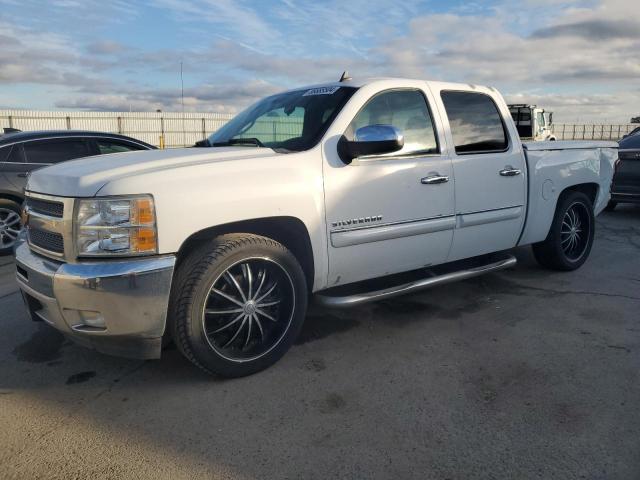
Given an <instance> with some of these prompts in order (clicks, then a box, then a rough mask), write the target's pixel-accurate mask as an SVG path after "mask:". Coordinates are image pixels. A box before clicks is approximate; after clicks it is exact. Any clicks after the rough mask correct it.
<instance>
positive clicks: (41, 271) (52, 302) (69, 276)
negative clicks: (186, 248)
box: [16, 243, 176, 358]
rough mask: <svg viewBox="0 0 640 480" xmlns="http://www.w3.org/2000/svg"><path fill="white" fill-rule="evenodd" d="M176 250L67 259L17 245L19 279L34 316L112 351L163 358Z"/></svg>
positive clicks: (86, 343) (101, 349)
mask: <svg viewBox="0 0 640 480" xmlns="http://www.w3.org/2000/svg"><path fill="white" fill-rule="evenodd" d="M175 261H176V258H175V257H174V256H172V255H169V256H161V257H153V258H143V259H126V260H115V259H112V260H104V261H101V262H97V261H93V262H83V263H75V264H74V263H62V262H57V261H54V260H50V259H47V258H45V257H41V256H40V255H37V254H34V253H33V252H31V250H30V249H29V246H28V245H27V244H26V243H22V244H21V245H19V246H18V247H17V249H16V279H17V281H18V285H19V287H20V289H21V291H22V296H23V298H24V300H25V303H26V305H27V308H28V309H29V312H30V314H31V317H32V318H33V319H34V320H38V321H39V320H42V321H45V322H47V323H48V324H50V325H51V326H53V327H54V328H56V329H58V330H60V331H61V332H63V333H65V334H66V335H68V336H69V337H70V338H72V339H73V340H75V341H76V342H78V343H80V344H82V345H85V346H88V347H91V348H95V349H96V350H98V351H100V352H103V353H108V354H111V355H117V356H124V357H130V358H159V357H160V350H161V346H162V335H163V334H164V331H165V325H166V319H167V310H168V305H169V293H170V291H171V279H172V276H173V269H174V266H175Z"/></svg>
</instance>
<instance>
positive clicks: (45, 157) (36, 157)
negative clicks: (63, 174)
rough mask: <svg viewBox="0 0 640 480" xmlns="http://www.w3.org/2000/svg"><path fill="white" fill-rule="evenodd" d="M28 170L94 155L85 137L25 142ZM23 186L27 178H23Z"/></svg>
mask: <svg viewBox="0 0 640 480" xmlns="http://www.w3.org/2000/svg"><path fill="white" fill-rule="evenodd" d="M23 148H24V155H25V160H26V164H25V165H26V170H27V172H32V171H33V170H36V169H38V168H42V167H46V166H48V165H53V164H56V163H60V162H64V161H67V160H73V159H74V158H81V157H86V156H89V155H92V154H93V152H92V151H91V150H90V149H89V145H88V143H87V141H86V140H85V139H84V138H80V137H77V138H54V139H43V140H31V141H28V142H24V144H23ZM21 180H22V186H23V187H24V185H25V184H26V178H22V179H21Z"/></svg>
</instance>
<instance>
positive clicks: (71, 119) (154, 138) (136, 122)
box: [0, 110, 233, 148]
mask: <svg viewBox="0 0 640 480" xmlns="http://www.w3.org/2000/svg"><path fill="white" fill-rule="evenodd" d="M232 116H233V115H231V114H227V113H185V114H184V116H183V114H182V113H180V112H60V111H58V112H55V111H50V112H45V111H37V110H0V130H1V129H2V128H5V127H10V128H17V129H19V130H93V131H98V132H109V133H120V134H123V135H127V136H130V137H133V138H137V139H138V140H142V141H143V142H147V143H150V144H151V145H155V146H157V147H161V146H164V147H167V148H170V147H182V146H187V145H193V144H194V143H195V142H197V141H198V140H202V139H203V138H206V137H207V136H209V135H210V134H211V133H213V132H215V131H216V130H218V129H219V128H220V127H222V126H223V125H224V124H225V123H226V122H227V121H228V120H229V119H231V117H232Z"/></svg>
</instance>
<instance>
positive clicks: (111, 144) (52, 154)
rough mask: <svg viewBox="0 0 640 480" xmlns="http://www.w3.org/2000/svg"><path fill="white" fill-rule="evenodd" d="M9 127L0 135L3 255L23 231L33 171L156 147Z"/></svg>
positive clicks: (118, 137)
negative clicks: (22, 213)
mask: <svg viewBox="0 0 640 480" xmlns="http://www.w3.org/2000/svg"><path fill="white" fill-rule="evenodd" d="M7 130H9V131H8V132H7V133H5V134H4V135H0V255H6V254H8V253H11V252H12V249H13V245H14V243H15V241H16V239H17V237H18V233H19V232H20V229H21V223H20V221H21V219H20V210H21V205H22V201H23V199H24V196H23V191H24V187H25V185H26V183H27V177H28V176H29V173H30V172H32V171H33V170H35V169H37V168H41V167H44V166H47V165H52V164H54V163H59V162H64V161H65V160H73V159H74V158H80V157H89V156H93V155H103V154H106V153H118V152H128V151H132V150H151V149H154V148H156V147H154V146H153V145H149V144H148V143H145V142H141V141H140V140H136V139H133V138H129V137H125V136H123V135H117V134H112V133H101V132H84V131H73V130H61V131H56V130H47V131H38V132H20V131H15V130H13V129H7Z"/></svg>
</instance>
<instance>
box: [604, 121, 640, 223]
mask: <svg viewBox="0 0 640 480" xmlns="http://www.w3.org/2000/svg"><path fill="white" fill-rule="evenodd" d="M619 144H620V153H619V157H620V160H619V162H618V164H617V166H616V173H615V175H614V176H613V184H612V185H611V201H610V202H609V205H608V206H607V208H608V209H609V210H613V209H614V208H616V205H617V204H618V203H640V130H639V131H637V132H635V133H633V134H630V135H629V136H627V137H625V138H623V139H622V140H620V142H619Z"/></svg>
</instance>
